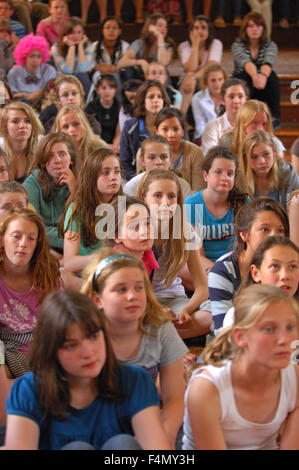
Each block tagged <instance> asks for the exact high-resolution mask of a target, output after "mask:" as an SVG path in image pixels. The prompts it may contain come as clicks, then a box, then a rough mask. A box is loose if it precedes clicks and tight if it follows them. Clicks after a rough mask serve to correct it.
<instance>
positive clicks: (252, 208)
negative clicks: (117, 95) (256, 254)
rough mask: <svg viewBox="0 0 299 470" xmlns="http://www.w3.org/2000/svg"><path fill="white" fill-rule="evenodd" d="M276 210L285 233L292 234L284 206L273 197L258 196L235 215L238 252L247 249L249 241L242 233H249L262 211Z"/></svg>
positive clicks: (286, 234)
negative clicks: (246, 240) (245, 239)
mask: <svg viewBox="0 0 299 470" xmlns="http://www.w3.org/2000/svg"><path fill="white" fill-rule="evenodd" d="M268 211H270V212H274V213H275V214H276V215H277V216H278V217H279V218H280V220H281V223H282V225H283V227H284V232H285V233H284V235H285V236H286V237H288V236H289V234H290V226H289V219H288V214H287V212H286V211H285V210H284V208H283V207H282V206H281V205H280V204H279V202H277V201H275V200H274V199H272V198H271V197H263V196H261V197H258V198H255V199H253V200H252V201H250V202H249V203H248V204H245V205H244V206H242V207H241V208H240V209H239V210H238V212H237V214H236V216H235V229H236V250H237V252H238V254H240V253H242V252H243V251H245V250H246V249H247V242H245V241H244V240H243V239H242V237H241V233H242V232H246V233H248V234H249V232H250V230H251V227H252V224H253V222H254V221H255V219H256V217H257V215H258V214H259V213H260V212H268Z"/></svg>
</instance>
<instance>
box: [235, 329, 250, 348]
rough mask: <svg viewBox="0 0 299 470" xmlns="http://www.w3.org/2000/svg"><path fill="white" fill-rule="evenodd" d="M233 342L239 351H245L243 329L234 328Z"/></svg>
mask: <svg viewBox="0 0 299 470" xmlns="http://www.w3.org/2000/svg"><path fill="white" fill-rule="evenodd" d="M233 335H234V340H235V343H236V344H237V346H239V348H241V349H245V348H246V347H247V345H248V339H247V332H246V330H244V328H239V327H236V328H234V332H233Z"/></svg>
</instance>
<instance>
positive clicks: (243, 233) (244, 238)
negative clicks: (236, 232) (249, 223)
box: [240, 232, 248, 243]
mask: <svg viewBox="0 0 299 470" xmlns="http://www.w3.org/2000/svg"><path fill="white" fill-rule="evenodd" d="M240 237H241V238H242V240H243V242H245V243H247V242H248V232H240Z"/></svg>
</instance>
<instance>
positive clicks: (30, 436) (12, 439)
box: [5, 415, 39, 450]
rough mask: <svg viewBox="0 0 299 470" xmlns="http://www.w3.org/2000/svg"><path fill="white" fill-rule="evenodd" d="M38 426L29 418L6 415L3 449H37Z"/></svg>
mask: <svg viewBox="0 0 299 470" xmlns="http://www.w3.org/2000/svg"><path fill="white" fill-rule="evenodd" d="M38 441H39V426H38V425H37V424H36V423H35V422H34V421H32V420H31V419H29V418H26V417H24V416H17V415H8V417H7V426H6V437H5V450H37V449H38Z"/></svg>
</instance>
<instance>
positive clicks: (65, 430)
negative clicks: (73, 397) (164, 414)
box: [6, 365, 159, 450]
mask: <svg viewBox="0 0 299 470" xmlns="http://www.w3.org/2000/svg"><path fill="white" fill-rule="evenodd" d="M117 382H118V388H119V389H120V390H121V391H122V392H123V394H124V399H123V400H122V401H120V402H116V401H113V400H108V399H105V400H104V399H102V398H101V397H98V398H96V399H95V400H94V401H93V402H92V403H91V404H90V405H88V406H87V407H86V408H82V409H75V408H73V407H71V406H69V407H68V408H67V410H66V411H67V412H68V413H69V417H68V419H67V420H66V421H61V420H58V419H56V418H54V417H53V416H51V415H47V416H45V417H43V411H42V409H41V408H40V406H39V403H38V396H37V391H36V387H35V382H34V375H33V374H32V373H31V372H29V373H27V374H25V375H23V376H21V377H19V378H18V379H17V380H16V381H15V382H14V384H13V386H12V388H11V392H10V395H9V397H8V399H7V403H6V409H7V414H12V415H17V416H24V417H26V418H29V419H31V420H32V421H34V422H35V423H36V424H37V425H38V426H39V429H40V437H39V446H38V448H39V449H40V450H59V449H61V448H62V447H63V446H65V445H66V444H68V443H69V442H73V441H83V442H87V443H89V444H91V445H92V446H93V447H95V449H101V447H102V446H103V444H104V443H105V442H106V441H107V440H108V439H110V438H111V437H113V436H115V435H117V434H120V433H125V434H131V435H133V430H132V426H131V421H132V418H133V417H134V415H135V414H137V413H138V412H139V411H141V410H143V409H145V408H148V407H149V406H156V405H158V404H159V396H158V393H157V390H156V387H155V385H154V384H153V382H152V380H151V378H150V375H149V373H148V372H146V371H144V370H143V369H141V368H140V367H137V366H129V365H126V366H121V367H119V369H118V374H117Z"/></svg>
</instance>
